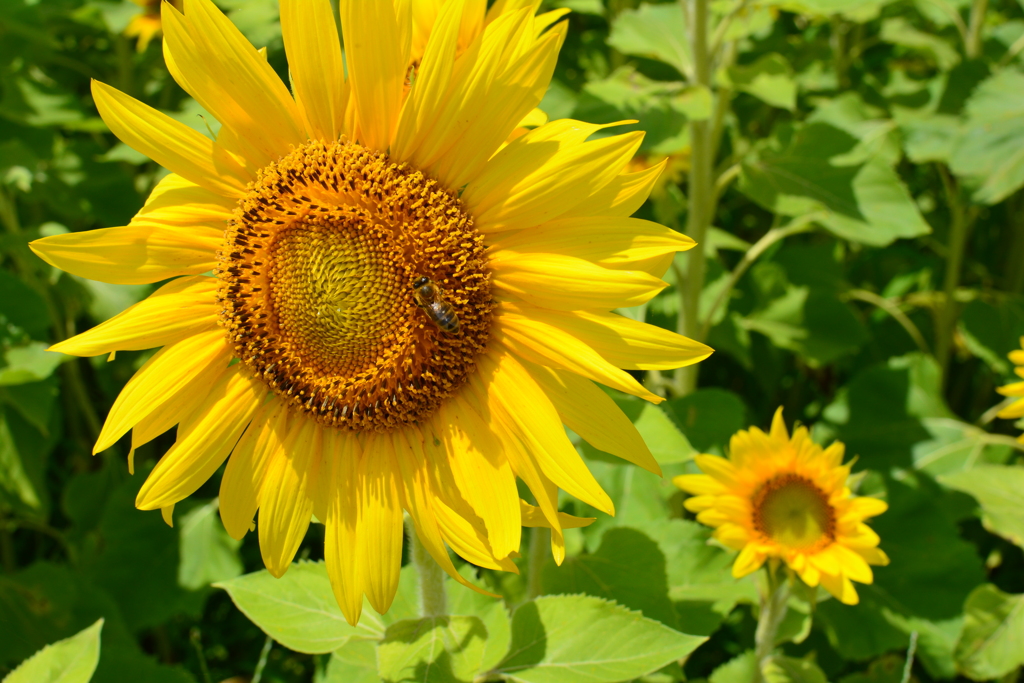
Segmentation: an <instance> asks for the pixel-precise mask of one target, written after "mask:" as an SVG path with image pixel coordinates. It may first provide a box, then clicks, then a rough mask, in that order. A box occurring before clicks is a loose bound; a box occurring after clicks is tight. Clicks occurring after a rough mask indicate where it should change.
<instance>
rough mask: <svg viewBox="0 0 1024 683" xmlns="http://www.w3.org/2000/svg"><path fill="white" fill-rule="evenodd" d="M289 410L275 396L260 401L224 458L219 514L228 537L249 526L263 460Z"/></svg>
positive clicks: (284, 428) (283, 429) (283, 430)
mask: <svg viewBox="0 0 1024 683" xmlns="http://www.w3.org/2000/svg"><path fill="white" fill-rule="evenodd" d="M289 414H290V413H289V411H288V408H287V406H286V405H285V404H284V403H283V402H282V401H281V400H280V399H278V398H276V397H274V398H272V399H271V400H269V401H267V402H266V403H264V404H263V405H261V406H260V407H259V408H258V409H257V410H256V413H255V414H254V415H253V418H252V421H251V422H250V423H249V427H248V428H247V429H246V430H245V433H244V434H242V438H240V439H239V440H238V445H237V446H235V450H234V451H232V453H231V457H230V458H228V464H227V467H225V468H224V476H223V477H221V480H220V518H221V521H223V522H224V528H225V529H226V530H227V532H228V534H229V535H230V536H231V537H232V538H235V539H238V540H241V538H242V537H243V536H245V534H246V532H247V531H249V527H250V526H252V523H253V517H255V515H256V510H257V508H259V491H260V489H261V488H262V486H263V478H264V476H265V475H266V471H267V461H268V460H269V459H270V456H271V455H272V453H273V451H274V450H275V449H276V448H277V447H278V444H279V442H280V439H281V437H280V436H278V435H279V434H282V433H286V432H287V429H288V417H289Z"/></svg>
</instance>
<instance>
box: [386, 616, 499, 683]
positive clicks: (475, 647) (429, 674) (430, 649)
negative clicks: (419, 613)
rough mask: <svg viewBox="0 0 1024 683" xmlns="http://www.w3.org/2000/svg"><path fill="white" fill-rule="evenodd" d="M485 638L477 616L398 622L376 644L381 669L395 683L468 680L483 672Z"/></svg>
mask: <svg viewBox="0 0 1024 683" xmlns="http://www.w3.org/2000/svg"><path fill="white" fill-rule="evenodd" d="M486 641H487V629H486V628H485V627H484V624H483V622H482V621H480V619H479V618H478V617H433V618H426V619H408V620H405V621H399V622H396V623H394V624H391V625H390V626H388V630H387V633H386V634H385V635H384V639H383V640H382V641H381V642H380V645H378V646H377V664H378V672H379V674H380V677H381V678H382V679H383V680H385V681H394V682H395V683H397V682H398V681H417V682H420V681H422V683H469V682H470V681H473V680H474V679H475V677H476V674H477V673H478V672H479V671H480V664H481V662H482V660H483V654H484V645H485V643H486Z"/></svg>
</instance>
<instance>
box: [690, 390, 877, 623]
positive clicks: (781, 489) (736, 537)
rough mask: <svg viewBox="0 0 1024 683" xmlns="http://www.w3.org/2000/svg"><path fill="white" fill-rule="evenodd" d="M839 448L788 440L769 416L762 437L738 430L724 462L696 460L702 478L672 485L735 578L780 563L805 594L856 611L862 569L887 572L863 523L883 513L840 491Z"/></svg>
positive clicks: (799, 435)
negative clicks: (819, 594)
mask: <svg viewBox="0 0 1024 683" xmlns="http://www.w3.org/2000/svg"><path fill="white" fill-rule="evenodd" d="M844 451H845V447H844V446H843V444H841V443H839V442H838V441H837V442H835V443H833V444H832V445H831V446H829V447H828V448H825V449H822V447H821V446H819V445H817V444H816V443H814V442H813V441H811V438H810V435H809V434H808V432H807V429H806V428H805V427H798V428H797V429H796V430H795V431H794V432H793V437H792V438H790V436H789V432H788V431H787V430H786V423H785V422H783V420H782V408H779V410H778V411H777V412H776V413H775V419H774V420H773V421H772V428H771V431H770V432H769V433H768V434H765V433H764V432H763V431H761V430H760V429H758V428H756V427H752V428H751V429H750V430H749V431H745V430H740V431H739V432H737V433H736V434H735V435H734V436H733V437H732V439H731V440H730V442H729V457H728V458H720V457H717V456H713V455H698V456H697V457H696V462H697V466H698V467H700V469H701V470H703V471H704V472H706V474H684V475H681V476H678V477H676V478H675V479H674V480H673V481H674V482H675V484H676V486H678V487H679V488H681V489H683V490H684V491H686V492H688V493H692V494H694V496H693V497H692V498H688V499H687V500H686V502H685V506H686V509H687V510H690V511H691V512H696V513H697V521H699V522H701V523H703V524H707V525H708V526H712V527H715V533H714V536H715V538H716V539H718V540H719V541H721V542H722V543H723V544H725V545H726V546H728V547H730V548H734V549H736V550H739V551H740V554H739V556H738V557H737V558H736V562H735V563H734V564H733V567H732V573H733V576H735V577H737V578H739V577H741V576H746V575H747V574H750V573H751V572H754V571H756V570H757V569H759V568H760V567H761V565H762V564H764V561H765V560H766V559H768V558H778V559H781V560H783V561H785V562H786V564H787V565H789V566H790V567H791V568H792V569H793V571H795V572H796V573H797V574H799V576H800V578H802V579H803V580H804V582H805V583H807V585H809V586H817V585H818V584H821V586H822V587H824V588H825V590H827V591H828V592H829V593H831V594H832V595H834V596H835V597H836V598H838V599H839V600H841V601H842V602H844V603H846V604H848V605H854V604H856V603H857V601H858V598H857V591H856V590H854V587H853V584H852V583H851V580H852V581H858V582H860V583H871V582H872V580H873V575H872V573H871V568H870V567H869V566H868V565H872V564H873V565H886V564H888V563H889V558H888V557H886V555H885V553H884V552H882V551H881V550H880V549H879V548H878V541H879V538H878V535H877V534H876V533H875V532H874V531H872V530H871V529H870V528H868V526H867V525H866V524H864V520H865V519H867V518H868V517H874V516H876V515H880V514H882V513H883V512H885V510H886V509H887V507H888V506H887V505H886V504H885V503H884V502H882V501H880V500H878V499H876V498H867V497H856V496H853V495H852V493H851V492H850V489H849V488H847V486H846V481H847V477H849V475H850V464H846V465H843V464H842V461H843V453H844Z"/></svg>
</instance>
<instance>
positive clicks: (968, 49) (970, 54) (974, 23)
mask: <svg viewBox="0 0 1024 683" xmlns="http://www.w3.org/2000/svg"><path fill="white" fill-rule="evenodd" d="M987 12H988V0H974V2H973V3H971V18H970V23H969V24H968V28H967V42H966V43H965V44H964V52H965V53H967V58H968V59H977V58H978V57H980V56H981V47H982V40H981V29H982V27H983V26H984V25H985V14H986V13H987Z"/></svg>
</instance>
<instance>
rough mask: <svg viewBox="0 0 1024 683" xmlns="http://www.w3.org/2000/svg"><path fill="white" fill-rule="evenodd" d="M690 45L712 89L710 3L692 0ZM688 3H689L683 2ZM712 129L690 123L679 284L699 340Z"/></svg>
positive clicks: (684, 376)
mask: <svg viewBox="0 0 1024 683" xmlns="http://www.w3.org/2000/svg"><path fill="white" fill-rule="evenodd" d="M689 1H690V2H692V5H691V7H690V9H691V11H690V19H691V22H690V31H691V36H690V44H691V46H692V47H693V71H694V74H693V75H694V82H695V84H696V85H702V86H704V87H706V88H708V87H710V86H711V55H710V53H709V52H708V35H707V30H708V0H689ZM680 2H682V3H686V2H687V0H680ZM711 138H712V127H711V125H710V123H709V122H708V121H707V120H706V119H705V120H701V121H696V120H694V121H691V122H690V177H689V188H688V195H689V196H688V199H689V212H688V214H687V217H686V234H687V235H689V236H690V237H692V238H693V239H694V241H695V242H697V246H695V247H694V248H693V249H691V250H690V251H689V263H688V264H687V272H686V279H685V281H680V282H679V283H678V285H677V286H678V287H679V292H680V298H681V301H680V303H681V304H682V310H681V311H680V312H679V324H678V329H679V333H680V334H682V335H684V336H687V337H690V338H693V339H697V340H698V341H700V339H701V330H700V313H699V307H700V293H701V291H702V290H703V289H704V271H705V266H706V253H705V250H704V241H705V238H706V237H707V232H708V226H709V225H710V224H711V219H712V214H713V212H714V182H713V180H712V174H713V168H714V166H713V165H714V156H715V154H714V150H713V149H712V147H713V141H712V139H711ZM697 368H698V366H697V365H696V364H694V365H689V366H686V367H684V368H679V369H678V370H676V373H675V382H674V385H675V393H676V395H679V396H685V395H686V394H689V393H692V392H693V391H694V389H696V388H697V373H698V369H697Z"/></svg>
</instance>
